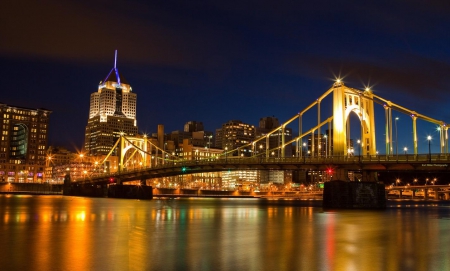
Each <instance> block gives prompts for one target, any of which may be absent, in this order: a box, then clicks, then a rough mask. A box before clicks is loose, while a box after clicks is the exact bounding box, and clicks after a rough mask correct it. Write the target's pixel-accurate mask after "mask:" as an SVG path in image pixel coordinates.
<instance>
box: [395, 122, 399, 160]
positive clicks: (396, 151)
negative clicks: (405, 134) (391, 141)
mask: <svg viewBox="0 0 450 271" xmlns="http://www.w3.org/2000/svg"><path fill="white" fill-rule="evenodd" d="M397 120H398V117H396V118H395V155H396V156H397V157H398V141H397V140H398V136H397Z"/></svg>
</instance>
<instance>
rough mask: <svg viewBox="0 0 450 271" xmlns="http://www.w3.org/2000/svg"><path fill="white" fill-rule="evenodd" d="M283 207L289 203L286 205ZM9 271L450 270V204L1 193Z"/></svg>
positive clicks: (2, 241)
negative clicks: (367, 205) (327, 207)
mask: <svg viewBox="0 0 450 271" xmlns="http://www.w3.org/2000/svg"><path fill="white" fill-rule="evenodd" d="M280 203H283V204H280ZM0 207H1V209H0V229H1V230H0V270H40V271H41V270H102V271H103V270H233V271H239V270H355V271H356V270H439V271H441V270H450V260H449V257H448V256H449V255H450V245H449V244H450V204H449V203H442V202H441V203H438V202H434V203H433V202H429V203H424V202H421V201H417V202H412V201H408V202H402V201H389V203H388V208H387V209H386V210H381V211H367V210H346V211H330V212H328V211H327V212H324V211H323V210H322V208H321V207H320V204H317V202H316V203H314V202H313V204H311V202H306V201H304V202H303V201H267V200H261V199H166V200H163V199H161V200H156V199H155V200H142V201H139V200H125V199H108V198H82V197H66V196H24V195H13V196H12V195H0Z"/></svg>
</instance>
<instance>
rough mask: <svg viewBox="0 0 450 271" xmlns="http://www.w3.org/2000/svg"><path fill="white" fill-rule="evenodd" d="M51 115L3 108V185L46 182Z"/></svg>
mask: <svg viewBox="0 0 450 271" xmlns="http://www.w3.org/2000/svg"><path fill="white" fill-rule="evenodd" d="M50 113H51V111H50V110H47V109H30V108H23V107H17V106H10V105H6V104H0V120H1V122H2V125H1V126H0V133H1V137H2V138H1V143H0V181H3V182H6V181H7V182H22V183H25V182H37V183H39V182H43V176H44V170H45V158H46V149H47V145H48V130H49V127H48V126H49V116H50Z"/></svg>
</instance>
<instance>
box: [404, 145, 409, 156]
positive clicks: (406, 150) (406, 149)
mask: <svg viewBox="0 0 450 271" xmlns="http://www.w3.org/2000/svg"><path fill="white" fill-rule="evenodd" d="M403 151H404V152H405V155H406V154H407V152H408V148H407V147H404V148H403Z"/></svg>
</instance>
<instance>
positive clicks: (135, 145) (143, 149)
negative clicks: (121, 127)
mask: <svg viewBox="0 0 450 271" xmlns="http://www.w3.org/2000/svg"><path fill="white" fill-rule="evenodd" d="M130 149H134V150H133V152H132V153H131V154H129V155H128V156H126V155H127V152H128V151H129V150H130ZM136 153H139V154H140V156H141V158H142V161H141V163H142V165H143V166H146V165H147V137H146V136H143V137H131V136H127V137H125V136H123V135H121V137H120V147H119V170H120V171H123V170H124V166H125V165H126V164H127V162H128V161H129V160H130V159H131V158H133V157H134V156H135V155H136ZM127 157H128V159H127V160H125V158H127Z"/></svg>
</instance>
